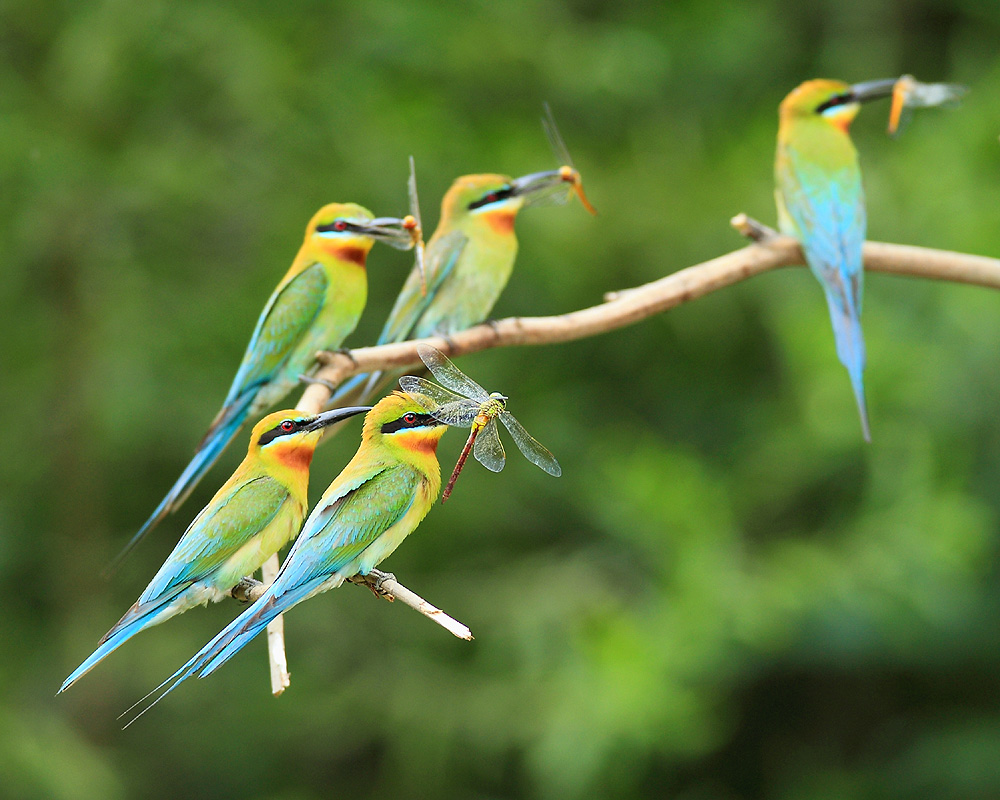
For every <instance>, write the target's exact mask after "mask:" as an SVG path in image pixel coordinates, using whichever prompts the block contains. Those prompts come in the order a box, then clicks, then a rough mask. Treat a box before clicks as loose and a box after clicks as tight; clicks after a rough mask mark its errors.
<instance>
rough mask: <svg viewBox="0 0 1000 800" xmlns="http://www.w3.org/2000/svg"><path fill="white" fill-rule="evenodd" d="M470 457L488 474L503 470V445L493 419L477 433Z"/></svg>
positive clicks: (504, 458)
mask: <svg viewBox="0 0 1000 800" xmlns="http://www.w3.org/2000/svg"><path fill="white" fill-rule="evenodd" d="M472 455H474V456H475V457H476V461H478V462H479V463H480V464H482V465H483V466H484V467H486V469H488V470H489V471H490V472H499V471H500V470H502V469H503V465H504V462H505V461H506V456H505V455H504V452H503V444H502V443H501V442H500V434H499V433H497V421H496V420H495V419H491V420H490V421H489V422H487V423H486V426H485V427H484V428H483V429H482V430H481V431H480V432H479V435H478V436H477V437H476V444H475V446H474V447H473V448H472Z"/></svg>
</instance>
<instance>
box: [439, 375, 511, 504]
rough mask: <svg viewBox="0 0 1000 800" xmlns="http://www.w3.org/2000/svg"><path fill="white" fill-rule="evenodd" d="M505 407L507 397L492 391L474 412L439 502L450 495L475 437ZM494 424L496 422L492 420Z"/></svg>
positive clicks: (474, 441)
mask: <svg viewBox="0 0 1000 800" xmlns="http://www.w3.org/2000/svg"><path fill="white" fill-rule="evenodd" d="M506 408H507V398H506V397H504V396H503V395H502V394H500V393H499V392H492V393H491V394H490V396H489V399H488V400H487V401H486V402H485V403H483V404H482V405H481V406H480V407H479V411H478V413H477V414H476V418H475V419H474V420H472V428H471V430H470V431H469V438H468V439H467V440H466V442H465V446H464V447H463V448H462V452H461V453H460V454H459V456H458V461H456V462H455V469H453V470H452V471H451V477H450V478H448V483H447V485H446V486H445V487H444V491H443V492H441V502H442V503H443V502H445V501H446V500H447V499H448V498H449V497H451V490H452V488H453V487H454V486H455V481H457V480H458V476H459V474H461V472H462V467H464V466H465V462H466V461H467V460H468V458H469V453H470V452H472V447H473V445H475V443H476V439H477V438H479V434H480V432H481V431H482V430H483V429H484V428H485V427H486V426H487V425H489V424H490V423H491V422H493V420H494V419H495V418H496V417H497V415H499V413H500V412H501V411H504V410H505V409H506ZM493 425H494V426H496V423H495V422H493Z"/></svg>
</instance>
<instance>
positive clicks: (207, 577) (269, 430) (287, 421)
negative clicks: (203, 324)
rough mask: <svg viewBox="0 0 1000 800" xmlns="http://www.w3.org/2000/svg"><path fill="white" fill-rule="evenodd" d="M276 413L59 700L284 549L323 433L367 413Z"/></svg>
mask: <svg viewBox="0 0 1000 800" xmlns="http://www.w3.org/2000/svg"><path fill="white" fill-rule="evenodd" d="M368 410H369V409H368V408H367V407H360V408H340V409H335V410H333V411H327V412H324V413H322V414H316V415H313V414H303V413H302V412H300V411H278V412H275V413H273V414H269V415H268V416H266V417H264V418H263V419H262V420H261V421H260V422H258V423H257V425H255V426H254V429H253V433H252V434H251V435H250V447H249V449H248V450H247V456H246V458H245V459H243V462H242V463H241V464H240V465H239V466H238V467H237V468H236V471H235V472H234V473H233V475H232V477H231V478H230V479H229V480H228V481H226V483H225V484H224V485H223V486H222V488H221V489H219V491H218V492H217V493H216V495H215V497H213V498H212V500H211V502H209V504H208V505H207V506H205V508H203V509H202V511H201V513H200V514H198V516H197V517H195V519H194V521H193V522H192V523H191V525H190V526H188V529H187V530H186V531H185V532H184V535H183V536H182V537H181V540H180V541H179V542H178V543H177V546H176V547H175V548H174V549H173V552H171V553H170V555H169V556H168V557H167V560H166V561H165V562H164V563H163V566H161V567H160V569H159V571H158V572H157V573H156V575H155V576H154V577H153V580H152V581H150V583H149V586H147V587H146V589H145V591H143V593H142V595H140V597H139V599H138V600H136V602H135V604H134V605H133V606H132V607H131V608H130V609H129V610H128V611H126V612H125V615H124V616H123V617H122V618H121V619H120V620H119V621H118V622H117V623H116V624H115V626H114V627H113V628H111V630H109V631H108V632H107V633H106V634H105V635H104V638H102V639H101V641H100V643H99V645H100V646H99V647H98V648H97V650H95V651H94V652H93V653H92V654H91V655H90V656H89V657H88V658H87V659H86V660H85V661H84V662H83V663H82V664H81V665H80V666H79V667H77V668H76V670H74V671H73V673H72V674H71V675H70V676H69V677H68V678H67V679H66V680H65V682H64V683H63V685H62V688H60V689H59V691H60V692H62V691H65V690H66V689H68V688H69V687H70V686H72V685H73V684H74V683H75V682H76V681H77V680H78V679H79V678H80V677H81V676H82V675H84V674H85V673H87V672H89V671H90V670H91V669H92V668H93V667H94V665H95V664H97V663H98V662H99V661H101V660H102V659H104V657H105V656H107V655H108V654H109V653H111V652H113V651H115V650H117V649H118V648H119V647H121V646H122V645H123V644H125V642H127V641H128V640H129V639H131V638H132V637H133V636H135V635H136V634H137V633H139V632H140V631H142V630H145V629H146V628H149V627H151V626H153V625H159V624H160V623H161V622H164V621H166V620H168V619H170V618H171V617H174V616H177V615H178V614H182V613H184V612H185V611H187V610H188V609H189V608H194V607H195V606H199V605H205V604H207V603H208V602H209V601H211V602H214V603H217V602H219V601H220V600H222V599H223V598H224V597H226V596H227V595H228V594H229V593H230V591H231V590H232V589H233V587H234V586H236V585H237V584H238V583H240V581H241V580H242V579H243V578H244V576H248V575H252V574H253V573H254V572H255V571H256V570H258V569H259V568H260V566H261V565H262V564H263V563H264V562H265V561H266V560H267V559H268V558H270V557H271V556H272V555H273V554H274V553H277V552H278V551H279V550H280V549H281V548H282V547H284V546H285V544H286V543H288V542H289V541H290V540H291V539H292V538H293V537H294V536H295V534H296V533H298V531H299V528H300V526H301V525H302V519H303V517H305V513H306V508H307V503H308V498H307V495H306V492H307V490H308V488H309V464H310V462H311V461H312V457H313V451H314V450H315V449H316V445H317V444H318V443H319V440H320V439H321V438H322V436H323V431H324V429H325V428H326V426H328V425H331V424H333V423H335V422H339V421H340V420H343V419H347V418H348V417H351V416H354V415H355V414H360V413H363V412H365V411H368Z"/></svg>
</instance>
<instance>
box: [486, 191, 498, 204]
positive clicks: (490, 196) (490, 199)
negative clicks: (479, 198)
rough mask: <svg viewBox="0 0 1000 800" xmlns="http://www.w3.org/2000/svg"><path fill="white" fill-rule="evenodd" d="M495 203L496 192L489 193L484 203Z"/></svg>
mask: <svg viewBox="0 0 1000 800" xmlns="http://www.w3.org/2000/svg"><path fill="white" fill-rule="evenodd" d="M496 201H497V194H496V192H490V193H489V194H488V195H486V202H487V203H495V202H496Z"/></svg>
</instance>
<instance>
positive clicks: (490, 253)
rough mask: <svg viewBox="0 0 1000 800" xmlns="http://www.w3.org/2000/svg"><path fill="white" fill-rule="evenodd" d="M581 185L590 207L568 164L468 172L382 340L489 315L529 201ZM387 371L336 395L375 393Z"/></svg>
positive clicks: (561, 196)
mask: <svg viewBox="0 0 1000 800" xmlns="http://www.w3.org/2000/svg"><path fill="white" fill-rule="evenodd" d="M563 189H566V190H567V191H569V190H574V191H576V193H577V195H578V196H580V198H581V200H582V201H583V202H584V203H586V206H587V208H588V209H589V210H591V211H592V210H593V209H592V208H591V207H590V204H589V203H587V202H586V199H585V196H584V195H583V189H582V185H581V183H580V175H579V173H578V172H577V171H576V170H574V169H572V168H570V167H562V168H561V169H557V170H549V171H547V172H536V173H533V174H531V175H524V176H523V177H520V178H513V179H512V178H509V177H508V176H506V175H465V176H463V177H461V178H458V179H456V180H455V182H454V183H452V185H451V188H450V189H448V191H447V192H446V193H445V196H444V199H443V200H442V201H441V219H440V221H439V222H438V226H437V229H436V230H435V231H434V235H433V236H431V238H430V240H429V241H428V242H427V248H426V252H425V255H424V273H425V274H424V281H425V282H426V291H423V287H424V284H423V283H422V278H421V275H420V272H419V271H418V270H417V269H416V268H414V269H413V270H412V271H411V272H410V275H409V277H408V278H407V279H406V283H405V284H404V285H403V288H402V290H401V291H400V293H399V296H398V297H397V298H396V303H395V305H394V306H393V307H392V311H391V312H390V314H389V318H388V320H387V321H386V323H385V327H384V328H383V329H382V333H381V335H380V336H379V338H378V342H377V344H388V343H390V342H402V341H405V340H407V339H422V338H425V337H427V336H436V335H437V336H449V335H451V334H453V333H456V332H458V331H461V330H465V329H466V328H468V327H471V326H472V325H476V324H477V323H480V322H482V321H483V320H484V319H486V318H487V316H488V315H489V313H490V311H491V310H492V308H493V305H494V303H496V301H497V298H499V297H500V293H501V292H502V291H503V288H504V286H506V285H507V280H508V279H509V278H510V274H511V271H512V270H513V268H514V259H515V257H516V256H517V237H516V236H515V235H514V220H515V218H516V217H517V214H518V212H519V211H520V210H521V209H522V208H523V207H525V206H526V205H531V204H533V203H537V202H542V201H549V202H551V201H555V202H561V201H564V200H565V199H566V197H567V194H566V193H565V192H563V191H562V190H563ZM381 382H382V376H381V374H380V373H375V374H374V375H358V376H355V377H354V378H352V379H351V380H350V381H347V382H346V383H344V384H343V385H342V386H341V387H340V388H339V389H338V391H337V392H336V393H335V395H334V400H335V401H336V400H340V399H341V398H344V397H346V396H348V395H350V396H352V397H353V396H354V394H353V393H354V392H357V390H358V389H359V388H360V387H362V386H364V388H363V390H362V391H361V395H360V396H362V397H368V396H370V395H371V394H372V393H373V392H374V391H375V390H376V387H377V386H379V385H380V383H381Z"/></svg>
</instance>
